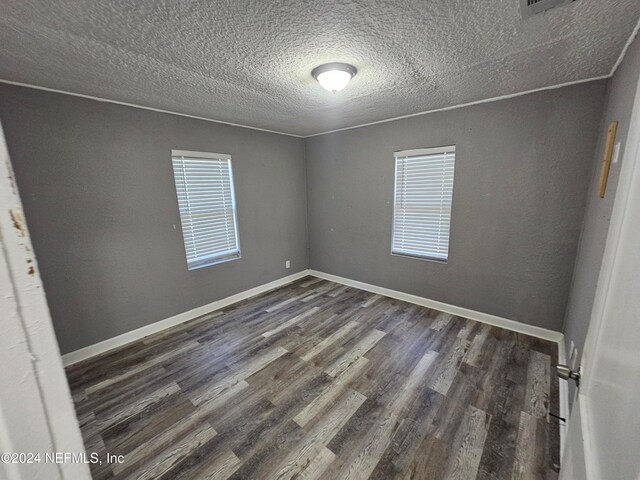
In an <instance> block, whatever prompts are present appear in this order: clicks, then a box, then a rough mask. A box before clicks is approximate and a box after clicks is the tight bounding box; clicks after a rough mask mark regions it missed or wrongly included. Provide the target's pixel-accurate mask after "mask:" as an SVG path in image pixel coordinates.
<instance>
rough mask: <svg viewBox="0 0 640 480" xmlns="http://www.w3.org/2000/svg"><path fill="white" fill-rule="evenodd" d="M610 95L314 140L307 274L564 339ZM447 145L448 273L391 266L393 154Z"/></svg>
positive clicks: (591, 91)
mask: <svg viewBox="0 0 640 480" xmlns="http://www.w3.org/2000/svg"><path fill="white" fill-rule="evenodd" d="M605 86H606V83H605V82H604V81H598V82H591V83H586V84H580V85H575V86H570V87H564V88H560V89H556V90H549V91H544V92H539V93H534V94H530V95H525V96H521V97H516V98H513V99H509V100H502V101H498V102H491V103H485V104H480V105H475V106H470V107H465V108H460V109H454V110H449V111H444V112H437V113H432V114H428V115H422V116H418V117H412V118H408V119H403V120H397V121H393V122H388V123H383V124H378V125H373V126H369V127H364V128H358V129H353V130H347V131H343V132H337V133H333V134H328V135H323V136H319V137H313V138H309V139H307V142H306V159H307V184H308V191H307V195H308V209H309V213H308V219H309V239H310V249H311V250H310V266H311V268H313V269H317V270H320V271H323V272H327V273H332V274H336V275H340V276H344V277H347V278H351V279H354V280H360V281H364V282H368V283H371V284H374V285H379V286H383V287H387V288H392V289H395V290H400V291H403V292H408V293H412V294H415V295H420V296H424V297H427V298H430V299H433V300H439V301H442V302H446V303H450V304H453V305H457V306H461V307H466V308H470V309H473V310H476V311H480V312H486V313H490V314H494V315H499V316H502V317H505V318H509V319H513V320H517V321H520V322H524V323H528V324H531V325H537V326H540V327H545V328H549V329H554V330H560V329H561V327H562V323H563V319H564V313H565V308H566V304H567V296H568V292H569V287H570V283H571V278H572V273H573V267H574V261H575V254H576V249H577V245H578V238H579V234H580V228H581V222H582V218H583V212H584V199H585V194H586V191H587V188H588V184H589V180H590V176H591V172H592V166H593V164H592V158H593V152H594V150H595V147H596V142H597V137H598V128H599V126H600V119H601V112H602V104H603V99H604V94H605ZM451 144H455V145H456V170H455V180H454V193H453V213H452V226H451V245H450V254H449V262H448V263H447V264H441V263H436V262H430V261H425V260H417V259H411V258H403V257H398V256H391V254H390V239H391V222H392V215H393V202H392V200H393V198H392V197H393V181H394V178H393V177H394V159H393V152H394V151H395V150H401V149H407V148H417V147H432V146H438V145H451Z"/></svg>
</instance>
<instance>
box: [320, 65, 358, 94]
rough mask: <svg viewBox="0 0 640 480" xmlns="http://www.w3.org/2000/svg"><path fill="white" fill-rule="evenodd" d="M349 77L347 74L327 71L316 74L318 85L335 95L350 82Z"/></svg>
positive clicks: (338, 71) (339, 71)
mask: <svg viewBox="0 0 640 480" xmlns="http://www.w3.org/2000/svg"><path fill="white" fill-rule="evenodd" d="M351 76H352V75H351V74H350V73H349V72H343V71H341V70H329V71H327V72H322V73H320V74H318V83H319V84H320V85H321V86H322V88H324V89H325V90H328V91H330V92H333V93H336V92H339V91H340V90H342V89H343V88H344V87H346V86H347V84H348V83H349V81H350V80H351Z"/></svg>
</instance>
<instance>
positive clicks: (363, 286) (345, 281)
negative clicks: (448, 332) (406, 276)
mask: <svg viewBox="0 0 640 480" xmlns="http://www.w3.org/2000/svg"><path fill="white" fill-rule="evenodd" d="M309 274H310V275H312V276H314V277H318V278H323V279H325V280H329V281H331V282H335V283H341V284H342V285H347V286H349V287H354V288H359V289H360V290H366V291H367V292H372V293H377V294H379V295H384V296H385V297H391V298H395V299H396V300H402V301H404V302H409V303H414V304H416V305H422V306H423V307H428V308H433V309H434V310H440V311H441V312H446V313H451V314H453V315H457V316H459V317H464V318H469V319H471V320H476V321H478V322H482V323H488V324H489V325H493V326H495V327H500V328H504V329H506V330H511V331H513V332H518V333H524V334H525V335H531V336H532V337H538V338H542V339H544V340H549V341H551V342H560V341H561V340H562V338H563V335H562V333H560V332H556V331H554V330H548V329H546V328H542V327H535V326H533V325H527V324H525V323H520V322H516V321H515V320H509V319H507V318H502V317H497V316H495V315H490V314H488V313H482V312H476V311H475V310H470V309H468V308H462V307H456V306H455V305H449V304H448V303H443V302H438V301H436V300H430V299H428V298H424V297H419V296H417V295H411V294H409V293H404V292H399V291H397V290H391V289H389V288H384V287H378V286H376V285H371V284H369V283H364V282H359V281H357V280H351V279H349V278H344V277H339V276H337V275H332V274H330V273H324V272H319V271H317V270H309Z"/></svg>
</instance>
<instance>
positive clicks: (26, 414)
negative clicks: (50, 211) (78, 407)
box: [0, 124, 91, 480]
mask: <svg viewBox="0 0 640 480" xmlns="http://www.w3.org/2000/svg"><path fill="white" fill-rule="evenodd" d="M0 205H1V207H0V208H1V210H0V312H1V313H2V320H1V322H0V325H1V326H2V334H0V362H2V368H0V385H2V388H0V453H4V452H9V453H11V452H15V453H34V454H35V453H40V454H41V459H40V462H38V463H31V464H24V463H5V462H0V477H2V478H7V479H9V480H27V479H31V478H50V479H69V480H72V479H73V480H75V479H79V480H84V479H90V478H91V474H90V472H89V467H88V465H87V464H86V463H71V462H69V463H52V462H46V461H45V454H47V453H74V454H79V453H83V452H85V448H84V444H83V441H82V435H81V433H80V427H79V425H78V420H77V418H76V414H75V409H74V406H73V401H72V398H71V393H70V390H69V385H68V383H67V378H66V376H65V372H64V367H63V365H62V357H61V356H60V350H59V348H58V343H57V341H56V338H55V334H54V331H53V324H52V322H51V316H50V313H49V307H48V305H47V301H46V297H45V294H44V289H43V286H42V281H41V278H40V274H39V270H38V264H37V261H36V257H35V254H34V251H33V246H32V245H31V239H30V236H29V230H28V228H27V224H26V222H25V217H24V213H23V209H22V202H21V201H20V196H19V194H18V187H17V184H16V182H15V176H14V173H13V168H12V166H11V161H10V160H9V153H8V150H7V145H6V142H5V138H4V133H3V130H2V125H1V124H0ZM7 385H9V387H8V388H7Z"/></svg>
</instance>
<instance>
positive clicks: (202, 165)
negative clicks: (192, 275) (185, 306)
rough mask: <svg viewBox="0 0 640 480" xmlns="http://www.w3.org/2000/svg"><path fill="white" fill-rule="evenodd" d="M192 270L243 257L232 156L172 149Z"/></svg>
mask: <svg viewBox="0 0 640 480" xmlns="http://www.w3.org/2000/svg"><path fill="white" fill-rule="evenodd" d="M171 160H172V162H173V175H174V177H175V181H176V192H177V194H178V207H179V209H180V221H181V223H182V236H183V239H184V249H185V252H186V254H187V267H188V269H189V270H194V269H196V268H201V267H206V266H208V265H213V264H215V263H220V262H226V261H228V260H234V259H236V258H240V242H239V239H238V220H237V215H236V199H235V194H234V191H233V173H232V170H231V156H230V155H225V154H220V153H203V152H187V151H183V150H172V151H171Z"/></svg>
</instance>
